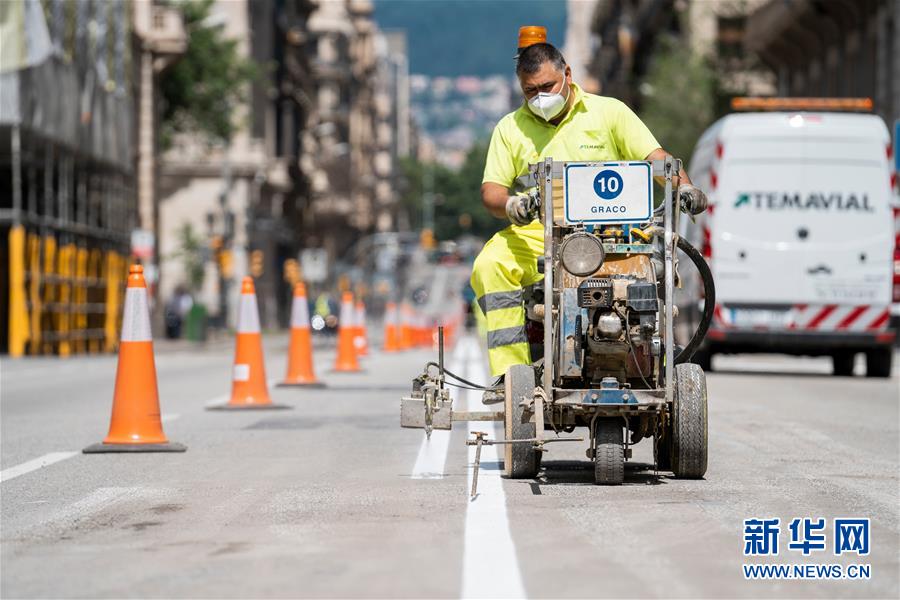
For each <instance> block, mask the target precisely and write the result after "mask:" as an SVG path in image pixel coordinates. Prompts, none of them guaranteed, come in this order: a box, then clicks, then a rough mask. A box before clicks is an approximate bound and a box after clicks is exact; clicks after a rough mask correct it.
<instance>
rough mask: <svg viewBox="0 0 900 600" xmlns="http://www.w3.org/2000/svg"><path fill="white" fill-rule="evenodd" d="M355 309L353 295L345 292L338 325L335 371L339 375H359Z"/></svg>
mask: <svg viewBox="0 0 900 600" xmlns="http://www.w3.org/2000/svg"><path fill="white" fill-rule="evenodd" d="M355 313H356V311H355V309H354V308H353V294H352V293H350V292H344V295H343V297H342V298H341V314H340V319H341V320H340V322H339V323H338V342H337V358H336V359H335V362H334V370H335V371H336V372H338V373H358V372H360V371H361V370H362V369H360V368H359V361H358V360H357V358H356V347H355V344H354V341H355V338H356V317H355Z"/></svg>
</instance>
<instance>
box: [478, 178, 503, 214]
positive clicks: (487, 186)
mask: <svg viewBox="0 0 900 600" xmlns="http://www.w3.org/2000/svg"><path fill="white" fill-rule="evenodd" d="M507 199H509V190H508V189H506V188H505V187H503V186H502V185H500V184H499V183H493V182H490V181H486V182H485V183H482V184H481V202H482V203H483V204H484V207H485V208H486V209H487V210H488V212H489V213H491V214H492V215H494V216H495V217H497V218H498V219H506V201H507Z"/></svg>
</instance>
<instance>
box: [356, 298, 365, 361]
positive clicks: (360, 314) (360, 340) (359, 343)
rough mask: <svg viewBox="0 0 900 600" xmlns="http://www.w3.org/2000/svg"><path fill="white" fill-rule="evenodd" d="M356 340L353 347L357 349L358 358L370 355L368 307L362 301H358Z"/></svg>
mask: <svg viewBox="0 0 900 600" xmlns="http://www.w3.org/2000/svg"><path fill="white" fill-rule="evenodd" d="M354 316H355V317H356V338H354V340H353V345H354V347H355V348H356V355H357V356H368V355H369V333H368V331H367V330H366V305H365V304H364V303H363V301H362V300H357V301H356V312H355V313H354Z"/></svg>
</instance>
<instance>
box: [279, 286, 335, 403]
mask: <svg viewBox="0 0 900 600" xmlns="http://www.w3.org/2000/svg"><path fill="white" fill-rule="evenodd" d="M278 386H279V387H283V386H294V387H296V386H304V387H325V385H324V384H323V383H321V382H319V381H318V380H317V379H316V375H315V373H314V372H313V361H312V337H311V334H310V329H309V304H308V302H307V300H306V285H304V284H303V283H302V282H298V283H297V284H295V285H294V299H293V302H292V304H291V341H290V345H289V346H288V364H287V375H285V378H284V381H282V382H281V383H279V384H278Z"/></svg>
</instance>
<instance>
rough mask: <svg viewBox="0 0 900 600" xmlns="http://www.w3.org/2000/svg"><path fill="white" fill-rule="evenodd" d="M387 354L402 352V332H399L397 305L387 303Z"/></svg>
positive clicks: (385, 349)
mask: <svg viewBox="0 0 900 600" xmlns="http://www.w3.org/2000/svg"><path fill="white" fill-rule="evenodd" d="M383 350H384V351H385V352H397V351H398V350H400V332H399V331H398V330H397V305H396V304H395V303H393V302H388V303H387V308H386V309H385V311H384V348H383Z"/></svg>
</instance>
